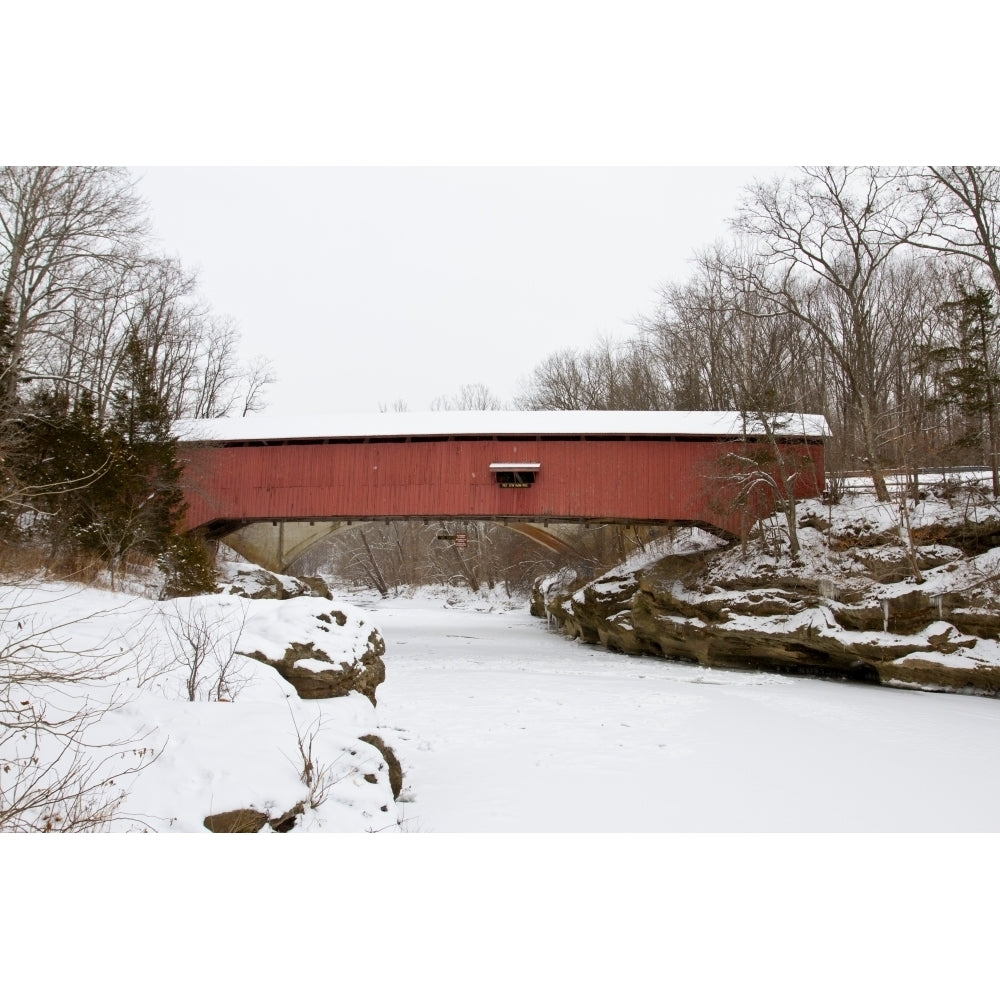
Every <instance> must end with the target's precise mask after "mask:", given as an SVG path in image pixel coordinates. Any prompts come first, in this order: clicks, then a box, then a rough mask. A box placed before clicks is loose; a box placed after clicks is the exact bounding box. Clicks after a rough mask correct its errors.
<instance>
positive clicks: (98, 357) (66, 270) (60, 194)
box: [0, 166, 274, 589]
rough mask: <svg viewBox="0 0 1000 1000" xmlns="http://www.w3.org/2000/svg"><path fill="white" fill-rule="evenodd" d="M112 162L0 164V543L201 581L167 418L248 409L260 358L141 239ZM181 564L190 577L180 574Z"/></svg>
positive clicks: (259, 391)
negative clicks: (157, 567) (185, 528)
mask: <svg viewBox="0 0 1000 1000" xmlns="http://www.w3.org/2000/svg"><path fill="white" fill-rule="evenodd" d="M135 184H136V181H135V179H134V178H133V177H132V176H131V175H130V174H129V173H128V171H127V170H125V169H123V168H114V167H77V166H70V167H30V166H8V167H2V168H0V497H2V500H3V503H2V505H0V538H2V539H3V541H4V542H6V543H11V542H20V543H22V544H24V543H30V544H31V545H33V546H35V547H36V548H40V549H45V548H47V549H48V559H49V560H50V561H51V560H52V559H55V558H56V557H57V555H58V558H60V559H62V560H70V561H71V560H72V559H73V558H74V557H77V556H83V557H85V558H96V559H98V560H100V561H102V562H103V563H104V564H106V565H107V566H109V567H110V568H111V569H112V572H114V571H115V570H116V568H117V567H119V566H120V565H121V564H122V563H123V561H124V560H125V559H126V557H128V556H130V555H131V554H133V553H136V554H145V555H147V556H150V557H158V558H159V559H160V560H161V562H162V563H163V565H164V567H165V568H166V569H167V570H168V576H169V575H171V574H172V575H173V577H174V579H175V582H176V583H177V585H179V586H181V588H182V589H183V588H184V587H185V586H188V585H194V586H195V587H197V578H198V576H199V574H201V576H202V577H203V576H204V575H205V574H206V573H207V572H208V570H207V556H206V555H205V554H204V553H203V552H201V551H200V550H199V547H198V546H197V544H195V543H194V542H193V541H192V540H191V539H188V538H185V537H184V536H182V535H181V534H180V533H179V525H180V521H181V516H182V513H183V498H182V495H181V491H180V486H179V481H180V467H179V465H178V463H177V461H176V456H175V451H174V438H173V437H172V434H171V424H172V423H173V421H174V420H175V419H177V418H179V417H217V416H226V415H229V414H246V413H250V412H253V411H255V410H258V409H259V408H260V407H261V405H262V403H263V392H264V390H265V389H266V387H267V385H268V384H270V383H271V382H273V381H274V378H273V375H272V373H271V369H270V366H269V363H268V362H267V360H266V359H263V358H257V359H254V360H252V361H251V362H249V363H244V362H243V361H242V360H241V359H240V356H239V335H238V333H237V331H236V329H235V326H234V325H233V323H232V321H231V320H229V319H227V318H224V317H219V316H217V315H215V314H213V313H212V311H211V310H210V308H209V307H208V306H207V305H206V304H205V303H204V302H203V301H202V300H201V299H200V298H199V296H198V289H197V282H196V278H195V276H194V275H193V274H192V273H191V272H190V271H188V270H187V269H186V268H185V267H184V266H183V265H182V264H181V262H180V261H178V260H175V259H172V258H170V257H165V256H163V255H161V254H158V253H156V252H155V251H154V250H153V249H152V248H151V239H150V230H149V225H148V222H147V220H146V219H145V217H144V206H143V204H142V202H141V200H140V199H139V197H138V196H137V194H136V191H135ZM185 574H187V576H189V577H191V576H192V574H193V578H192V579H190V580H188V583H187V584H185V583H184V582H183V580H184V577H185Z"/></svg>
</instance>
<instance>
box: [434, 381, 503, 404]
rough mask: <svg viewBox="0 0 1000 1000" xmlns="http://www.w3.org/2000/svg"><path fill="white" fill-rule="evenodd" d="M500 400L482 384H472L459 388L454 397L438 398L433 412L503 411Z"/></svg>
mask: <svg viewBox="0 0 1000 1000" xmlns="http://www.w3.org/2000/svg"><path fill="white" fill-rule="evenodd" d="M503 408H504V406H503V403H502V402H501V401H500V398H499V397H498V396H496V395H495V394H494V393H493V390H492V389H490V388H489V387H487V386H485V385H484V384H483V383H482V382H471V383H468V384H466V385H463V386H461V387H460V388H459V390H458V392H456V393H455V394H454V395H453V396H438V397H437V399H435V400H434V401H433V402H432V403H431V409H432V410H463V411H469V410H502V409H503Z"/></svg>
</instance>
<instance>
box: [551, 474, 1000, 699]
mask: <svg viewBox="0 0 1000 1000" xmlns="http://www.w3.org/2000/svg"><path fill="white" fill-rule="evenodd" d="M782 522H783V519H779V518H772V519H771V520H769V521H766V522H763V523H762V524H761V525H760V526H759V529H758V531H757V532H756V533H755V535H754V536H753V537H751V538H750V539H748V540H747V541H746V542H745V543H744V544H742V545H741V544H739V543H736V544H730V545H726V544H725V543H723V542H722V541H721V540H720V539H718V538H716V537H715V536H713V535H709V534H707V533H706V532H704V531H701V530H700V529H697V528H683V529H675V530H673V531H670V532H667V533H666V534H665V535H664V536H663V537H662V538H660V539H658V540H657V541H656V542H654V543H653V544H651V545H650V546H648V547H647V548H646V549H645V550H644V551H642V552H639V553H636V554H635V555H634V556H633V557H632V558H631V559H630V560H629V561H628V562H627V563H625V564H623V565H621V566H619V567H616V568H615V569H613V570H611V571H610V572H608V573H605V574H604V575H602V576H601V577H599V578H597V579H596V580H592V581H589V582H587V583H585V584H583V585H581V584H580V583H579V582H578V581H577V580H576V579H575V578H573V577H572V574H569V573H563V574H561V575H556V576H554V577H548V578H545V579H543V580H540V581H538V582H537V583H536V586H535V591H534V594H533V598H532V612H533V613H534V614H536V615H538V616H543V617H547V618H548V619H549V620H550V621H551V622H553V623H554V624H557V625H558V626H559V627H561V628H562V629H563V630H564V631H565V632H566V633H567V634H569V635H572V636H576V637H579V638H580V639H581V640H583V641H584V642H588V643H595V644H599V645H603V646H605V647H607V648H608V649H613V650H617V651H620V652H625V653H642V654H647V655H654V656H663V657H669V658H674V659H682V660H688V661H690V662H694V663H698V664H700V665H702V666H710V667H719V668H727V669H737V670H768V671H775V672H778V673H786V674H792V675H808V676H815V677H822V678H829V679H849V680H856V681H862V682H867V683H873V684H883V685H891V686H903V687H914V688H919V689H923V690H934V691H949V692H961V693H970V694H982V695H990V696H996V695H997V694H1000V644H998V641H997V640H998V638H1000V511H998V509H997V507H996V506H995V505H994V503H993V502H992V501H991V499H990V498H989V496H988V495H987V493H986V492H985V491H984V490H983V489H982V488H981V487H979V486H976V485H959V484H954V483H948V482H941V483H939V484H936V485H934V486H931V487H928V488H927V489H926V490H924V492H923V493H922V495H921V497H920V498H919V499H917V500H906V501H904V502H902V503H880V502H878V501H877V500H876V499H875V497H874V495H873V494H869V493H852V494H850V495H848V496H845V497H844V498H843V499H841V500H840V501H839V502H837V503H834V502H829V501H821V500H809V501H804V502H800V503H799V505H798V508H797V517H796V525H797V534H798V539H799V544H800V549H799V552H798V554H797V555H796V556H794V557H793V556H792V554H791V551H790V546H789V542H788V537H787V531H784V530H783V523H782Z"/></svg>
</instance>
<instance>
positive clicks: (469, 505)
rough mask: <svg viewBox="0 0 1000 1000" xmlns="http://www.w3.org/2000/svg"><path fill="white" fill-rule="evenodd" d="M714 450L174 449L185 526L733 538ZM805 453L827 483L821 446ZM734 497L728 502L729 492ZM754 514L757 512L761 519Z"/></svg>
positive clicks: (501, 446)
mask: <svg viewBox="0 0 1000 1000" xmlns="http://www.w3.org/2000/svg"><path fill="white" fill-rule="evenodd" d="M738 447H740V446H739V445H734V444H733V443H732V442H726V441H718V440H662V439H632V440H600V439H596V440H558V439H545V438H541V439H521V440H475V439H470V440H461V439H458V440H435V441H408V442H393V441H356V442H344V443H333V444H330V443H327V444H295V443H289V444H285V443H282V444H273V445H256V446H252V445H248V446H239V447H224V448H220V447H204V446H195V445H187V446H182V447H181V449H180V451H181V456H182V458H183V460H184V461H185V479H184V484H185V493H186V497H187V500H188V505H189V506H188V514H187V525H188V527H189V528H195V527H198V526H200V525H204V524H208V523H210V522H212V521H215V520H220V519H221V520H227V521H228V520H237V521H253V520H272V519H273V520H282V519H305V520H308V519H314V520H328V519H337V518H347V519H359V520H360V519H364V518H371V517H380V518H381V517H386V518H402V517H448V518H470V519H471V518H477V517H482V518H498V517H501V518H502V517H512V518H533V519H539V520H540V519H544V518H551V519H559V518H566V519H596V520H611V521H614V520H623V521H703V522H709V523H713V524H716V525H718V526H719V527H722V528H725V529H726V530H729V531H733V532H734V533H735V532H738V530H739V526H740V516H739V514H738V513H737V514H733V513H731V512H726V510H725V504H726V497H727V487H726V485H725V483H724V482H723V479H722V470H721V468H720V464H719V459H720V456H722V455H724V454H726V453H728V452H731V451H732V450H734V448H738ZM783 447H784V448H785V449H786V450H787V451H789V452H796V453H798V454H800V455H801V454H807V455H808V456H809V457H810V459H811V461H812V463H814V467H815V476H814V481H813V482H806V481H803V482H802V483H801V484H800V486H799V489H798V492H799V494H800V495H802V496H812V495H815V494H816V493H817V492H818V489H819V488H821V487H817V486H816V484H817V483H818V484H822V483H823V481H824V468H823V447H822V445H821V444H818V443H812V444H809V445H803V444H798V445H795V444H787V445H784V446H783ZM492 462H540V463H541V468H540V470H539V471H538V473H537V476H536V480H535V483H534V485H533V486H531V487H530V488H520V489H504V488H501V487H500V486H498V485H497V483H496V482H495V480H494V476H493V474H492V473H491V471H490V463H492ZM729 492H731V491H729ZM760 512H761V511H755V513H760Z"/></svg>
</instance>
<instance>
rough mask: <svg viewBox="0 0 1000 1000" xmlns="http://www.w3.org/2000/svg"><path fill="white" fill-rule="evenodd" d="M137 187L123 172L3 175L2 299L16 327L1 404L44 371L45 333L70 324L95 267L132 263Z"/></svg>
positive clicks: (0, 384)
mask: <svg viewBox="0 0 1000 1000" xmlns="http://www.w3.org/2000/svg"><path fill="white" fill-rule="evenodd" d="M134 184H135V181H134V180H133V178H132V177H130V176H129V174H128V172H127V171H126V170H124V169H122V168H112V167H4V168H2V169H0V262H2V268H3V269H2V271H0V299H2V300H3V301H5V302H6V303H7V304H8V308H9V309H10V314H11V324H10V330H9V334H8V342H7V344H6V345H5V346H6V352H5V353H6V357H5V358H4V360H3V364H2V369H3V370H2V371H0V399H2V400H3V401H5V405H7V406H9V405H11V403H12V401H13V400H15V399H16V398H17V395H18V384H19V382H20V381H21V380H22V379H24V378H27V377H31V376H32V374H33V373H34V369H35V368H36V367H37V366H39V365H44V362H45V361H46V359H47V355H48V351H47V349H46V346H45V344H44V340H43V335H44V334H45V333H46V332H48V331H49V330H51V328H52V326H53V324H55V323H56V322H59V321H62V320H64V319H65V316H66V312H67V310H68V308H69V306H70V304H71V303H72V301H73V299H74V296H75V295H76V294H77V293H78V292H79V291H80V290H81V289H85V288H86V287H88V285H90V284H91V279H92V277H93V274H94V271H95V269H99V268H100V267H102V266H104V265H105V264H107V262H109V261H111V260H117V259H120V258H127V257H129V256H130V255H131V254H132V252H133V250H134V247H135V245H136V241H137V240H138V238H139V237H140V236H141V235H142V234H143V232H144V230H145V226H144V223H143V221H142V220H141V218H140V214H139V202H138V199H137V198H136V196H135V192H134Z"/></svg>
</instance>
